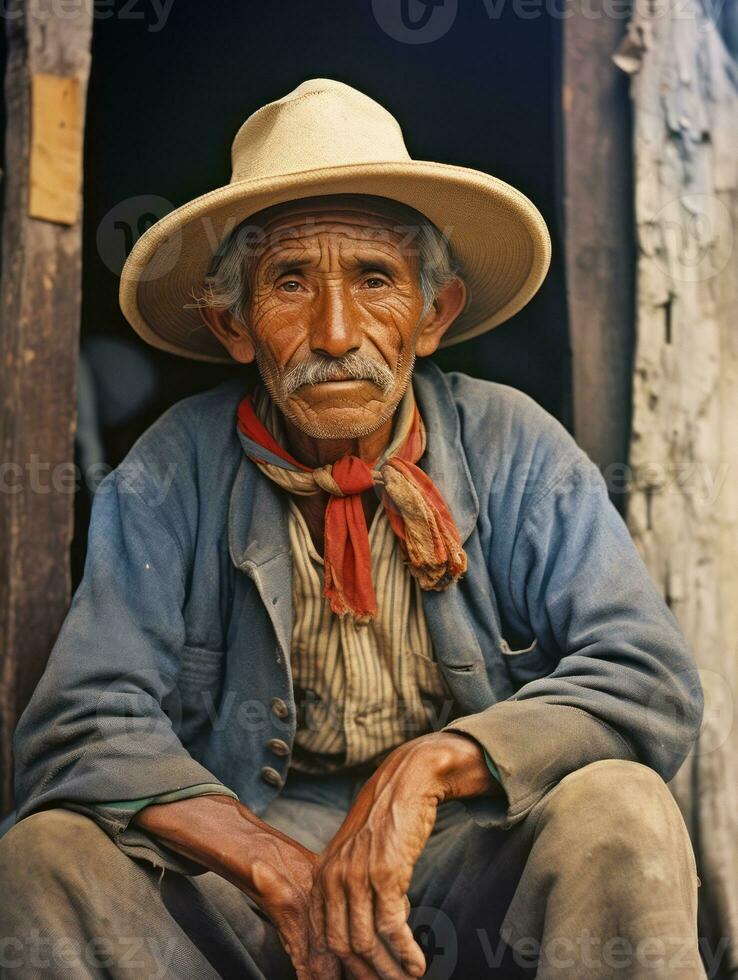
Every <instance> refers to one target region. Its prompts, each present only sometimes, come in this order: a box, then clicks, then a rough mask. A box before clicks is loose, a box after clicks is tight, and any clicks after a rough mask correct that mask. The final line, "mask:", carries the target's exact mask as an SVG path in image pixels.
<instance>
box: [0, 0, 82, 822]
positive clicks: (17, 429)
mask: <svg viewBox="0 0 738 980" xmlns="http://www.w3.org/2000/svg"><path fill="white" fill-rule="evenodd" d="M52 6H53V5H52ZM5 27H6V31H7V42H8V57H7V68H6V78H5V98H6V111H7V130H6V138H5V155H6V166H5V172H6V183H5V212H4V219H3V231H2V301H1V305H0V397H1V398H2V404H1V405H0V447H1V449H0V462H1V463H2V472H1V473H0V484H1V485H0V542H2V548H0V751H1V752H2V758H0V773H2V777H1V778H2V784H1V789H2V802H3V806H4V808H8V807H9V806H10V803H11V786H12V781H11V780H12V766H11V756H10V745H11V734H12V731H13V728H14V726H15V722H16V719H17V717H18V715H19V713H20V711H21V710H22V708H23V707H24V706H25V704H26V702H27V701H28V698H29V697H30V694H31V692H32V691H33V689H34V687H35V685H36V683H37V681H38V678H39V676H40V674H41V672H42V671H43V668H44V666H45V663H46V659H47V657H48V654H49V651H50V650H51V646H52V644H53V641H54V639H55V637H56V634H57V632H58V630H59V627H60V625H61V622H62V620H63V617H64V615H65V612H66V609H67V605H68V602H69V588H70V580H69V543H70V540H71V536H72V521H73V516H72V515H73V510H72V505H73V482H74V481H73V472H72V471H71V469H70V468H71V467H72V460H73V442H74V429H75V417H76V375H77V360H78V336H79V314H80V262H81V259H80V245H81V221H80V217H79V215H80V214H81V207H80V206H79V201H78V207H77V215H78V217H77V220H76V221H75V223H74V224H72V225H68V226H66V225H61V224H53V223H50V222H48V221H41V220H38V219H35V218H31V217H29V213H28V211H29V179H28V175H29V156H30V146H31V78H32V76H33V75H34V74H39V73H44V74H50V75H57V76H64V77H65V78H74V79H75V80H76V85H77V86H78V88H79V96H80V100H81V101H84V96H85V92H86V86H87V78H88V72H89V61H90V53H89V52H90V39H91V31H92V5H91V4H80V5H79V6H78V8H77V13H76V14H75V15H74V16H73V17H70V16H69V11H68V10H65V15H64V17H63V19H56V18H55V17H54V15H53V13H44V15H43V16H38V14H37V13H36V14H34V8H33V5H31V6H30V7H29V6H28V5H26V4H24V3H22V2H20V0H12V2H9V3H8V4H7V5H6V16H5ZM76 186H77V188H78V190H77V194H78V195H79V187H80V181H79V175H78V179H77V182H76Z"/></svg>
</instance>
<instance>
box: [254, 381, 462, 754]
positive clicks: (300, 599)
mask: <svg viewBox="0 0 738 980" xmlns="http://www.w3.org/2000/svg"><path fill="white" fill-rule="evenodd" d="M255 409H256V412H257V414H258V415H259V417H260V418H261V421H262V422H263V423H264V425H265V426H266V427H267V428H268V429H269V430H270V431H271V433H272V435H273V436H274V437H275V438H276V439H278V440H280V441H282V440H283V435H284V433H283V429H282V425H281V420H280V418H279V415H278V412H277V410H276V407H275V406H274V405H273V403H272V402H271V400H270V399H268V397H266V396H262V398H260V399H258V400H257V402H256V405H255ZM287 507H288V528H289V538H290V545H291V551H292V567H293V572H292V608H293V625H292V648H291V654H290V663H291V668H292V685H293V691H294V695H295V701H296V704H297V732H296V735H295V743H294V750H293V756H292V759H291V762H290V765H291V766H292V767H294V768H295V769H299V770H301V771H303V772H313V773H321V772H332V771H336V770H338V769H342V768H344V767H346V766H353V765H357V764H360V763H366V762H372V761H374V762H378V761H379V760H380V759H381V757H383V756H384V755H385V754H387V753H388V752H390V751H391V750H392V749H394V748H396V747H397V746H398V745H401V744H402V743H403V742H407V741H409V740H410V739H412V738H416V737H417V736H418V735H422V734H424V733H425V732H428V731H431V730H433V729H435V728H441V727H442V726H443V725H444V724H446V723H447V722H448V721H449V720H450V713H451V708H452V699H451V695H450V693H449V691H448V688H447V687H446V684H445V681H444V679H443V675H442V674H441V671H440V668H439V666H438V663H437V661H436V660H435V657H434V654H433V646H432V642H431V637H430V633H429V630H428V627H427V625H426V622H425V616H424V614H423V606H422V601H421V589H420V586H419V585H418V583H417V581H416V580H415V579H414V578H413V577H412V576H411V575H410V573H409V572H408V570H407V569H406V567H405V565H404V563H403V560H402V555H401V553H400V548H399V544H398V541H397V538H396V536H395V534H394V533H393V532H392V529H391V527H390V523H389V520H388V518H387V515H386V513H385V511H384V508H383V507H381V506H379V507H377V510H376V513H375V515H374V519H373V520H372V523H371V526H370V528H369V547H370V552H371V560H372V577H373V581H374V585H375V590H376V594H377V600H378V610H377V615H376V616H375V618H374V619H373V620H372V621H371V622H369V623H368V624H366V625H357V624H356V623H355V622H354V620H353V619H352V618H351V617H350V616H344V617H339V616H337V615H335V613H333V612H332V611H331V609H330V606H329V604H328V602H327V601H326V600H325V599H324V598H323V586H324V578H323V559H322V557H321V556H320V555H319V554H318V552H317V550H316V548H315V545H314V543H313V540H312V538H311V535H310V531H309V530H308V526H307V523H306V521H305V518H304V517H303V516H302V514H301V513H300V510H299V508H298V507H297V505H296V504H295V502H294V499H293V498H291V497H289V496H288V497H287Z"/></svg>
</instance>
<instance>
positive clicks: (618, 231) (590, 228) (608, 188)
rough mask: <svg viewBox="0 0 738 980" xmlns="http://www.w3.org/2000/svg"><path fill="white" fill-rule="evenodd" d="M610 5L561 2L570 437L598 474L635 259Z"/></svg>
mask: <svg viewBox="0 0 738 980" xmlns="http://www.w3.org/2000/svg"><path fill="white" fill-rule="evenodd" d="M612 7H613V5H612V4H611V3H609V0H592V2H591V3H588V4H586V5H581V4H577V3H570V4H568V5H567V8H566V17H565V18H564V19H563V20H562V22H561V31H562V58H561V92H560V99H561V111H560V113H559V118H560V126H561V144H562V153H563V164H564V166H563V203H562V212H563V213H562V216H563V225H564V230H565V261H566V282H567V307H568V313H569V332H570V337H571V346H572V358H573V364H572V378H573V389H574V391H573V400H574V433H575V435H576V438H577V441H578V442H579V444H580V445H581V446H582V448H583V449H584V450H586V452H587V453H588V454H589V455H590V456H591V457H592V459H593V460H594V461H595V462H596V463H598V464H599V465H600V467H601V468H602V469H603V471H606V470H607V467H609V466H611V465H612V464H617V465H619V466H622V465H623V464H624V463H625V462H626V460H627V453H628V432H629V420H630V398H631V393H630V390H631V363H632V344H633V311H634V285H633V268H634V265H635V245H634V240H635V239H634V230H633V218H632V213H633V201H632V184H631V173H632V163H631V146H630V144H631V139H630V107H629V103H628V86H627V79H626V78H625V76H624V75H623V74H622V72H620V71H619V70H618V69H617V68H616V66H615V65H614V64H613V61H612V55H613V53H614V52H615V50H616V49H617V47H618V44H619V43H620V41H621V39H622V36H623V32H624V30H625V20H624V18H623V16H620V17H619V18H618V17H613V16H608V12H609V11H611V10H612ZM606 475H607V474H606ZM614 499H615V502H616V503H617V504H618V505H620V506H622V502H623V501H622V493H621V494H619V495H618V496H616V497H615V498H614Z"/></svg>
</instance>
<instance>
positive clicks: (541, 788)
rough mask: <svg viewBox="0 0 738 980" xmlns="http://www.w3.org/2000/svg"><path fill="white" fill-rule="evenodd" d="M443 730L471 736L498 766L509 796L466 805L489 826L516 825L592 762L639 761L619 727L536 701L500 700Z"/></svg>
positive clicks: (476, 818)
mask: <svg viewBox="0 0 738 980" xmlns="http://www.w3.org/2000/svg"><path fill="white" fill-rule="evenodd" d="M444 731H457V732H463V733H464V734H466V735H470V736H471V737H472V738H474V739H475V740H476V741H477V742H478V743H479V744H480V745H481V747H482V748H483V749H484V751H485V753H486V754H487V756H488V757H489V759H490V760H491V762H492V766H494V769H493V770H492V772H493V774H495V775H496V776H497V778H498V779H499V781H500V783H501V785H502V789H503V790H504V794H505V795H504V797H503V796H502V795H501V794H499V795H490V796H480V797H475V798H474V799H469V800H465V801H463V802H464V804H465V806H466V808H467V811H468V813H469V815H470V816H471V817H472V819H473V820H474V821H475V822H476V823H478V824H480V825H481V826H485V827H498V828H501V829H505V828H508V827H512V826H514V825H515V824H516V823H518V822H520V821H521V820H523V819H524V818H525V816H526V815H527V814H528V813H529V812H530V810H531V809H532V808H533V807H534V806H535V804H536V803H538V801H539V800H540V799H541V798H542V797H543V796H544V795H545V794H546V793H547V792H549V790H551V789H552V788H553V787H554V786H555V785H556V784H557V783H558V782H560V781H561V780H562V779H563V778H564V776H568V775H569V773H571V772H575V771H576V770H577V769H581V768H582V767H584V766H586V765H589V763H591V762H597V761H599V760H600V759H630V760H633V759H634V758H635V756H634V753H633V751H632V750H631V748H630V746H629V745H628V743H627V742H626V741H625V740H624V739H623V738H622V737H621V736H620V735H619V734H618V733H617V732H616V731H615V730H614V729H612V728H610V726H609V725H606V724H605V723H604V722H602V721H600V720H599V719H597V718H595V717H594V716H592V715H590V714H589V713H588V712H586V711H583V710H582V709H581V708H575V707H572V706H570V705H561V704H551V703H549V702H547V701H541V700H538V699H533V698H531V699H530V700H528V701H501V702H499V703H498V704H495V705H492V707H490V708H486V709H485V710H484V711H480V712H478V713H477V714H473V715H467V716H466V717H464V718H457V719H455V720H454V721H452V722H451V723H450V724H449V725H447V726H446V728H445V729H444ZM495 770H496V772H495Z"/></svg>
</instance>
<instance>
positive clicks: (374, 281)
mask: <svg viewBox="0 0 738 980" xmlns="http://www.w3.org/2000/svg"><path fill="white" fill-rule="evenodd" d="M364 285H365V286H368V287H369V289H380V288H381V287H382V286H386V285H387V283H386V282H385V281H384V279H380V278H379V277H378V276H370V277H369V278H368V279H365V280H364Z"/></svg>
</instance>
